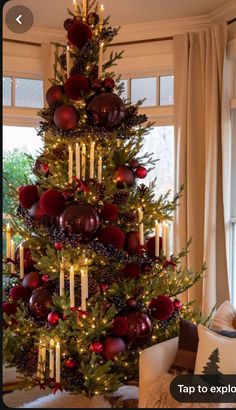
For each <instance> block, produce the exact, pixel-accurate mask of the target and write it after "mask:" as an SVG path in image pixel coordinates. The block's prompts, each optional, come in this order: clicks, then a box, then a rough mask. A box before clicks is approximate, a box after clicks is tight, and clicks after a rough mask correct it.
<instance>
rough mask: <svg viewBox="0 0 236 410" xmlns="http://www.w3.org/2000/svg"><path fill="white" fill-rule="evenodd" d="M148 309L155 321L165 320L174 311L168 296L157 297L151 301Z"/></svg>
mask: <svg viewBox="0 0 236 410" xmlns="http://www.w3.org/2000/svg"><path fill="white" fill-rule="evenodd" d="M149 309H150V310H151V314H152V316H153V317H154V318H155V319H157V320H167V319H168V318H169V317H170V316H171V315H172V313H173V311H174V305H173V302H172V300H171V299H170V298H169V296H166V295H159V296H157V297H155V298H154V299H152V300H151V302H150V303H149Z"/></svg>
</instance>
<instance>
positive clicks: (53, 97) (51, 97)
mask: <svg viewBox="0 0 236 410" xmlns="http://www.w3.org/2000/svg"><path fill="white" fill-rule="evenodd" d="M63 98H64V87H63V86H62V85H53V86H52V87H50V88H49V89H48V90H47V93H46V101H47V103H48V105H54V104H58V103H60V102H62V100H63Z"/></svg>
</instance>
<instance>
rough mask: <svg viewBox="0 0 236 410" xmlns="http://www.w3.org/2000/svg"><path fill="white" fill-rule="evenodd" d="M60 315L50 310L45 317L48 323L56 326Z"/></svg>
mask: <svg viewBox="0 0 236 410" xmlns="http://www.w3.org/2000/svg"><path fill="white" fill-rule="evenodd" d="M59 319H60V315H59V313H57V312H50V313H49V314H48V317H47V321H48V323H49V324H50V325H52V326H56V325H57V324H58V322H59Z"/></svg>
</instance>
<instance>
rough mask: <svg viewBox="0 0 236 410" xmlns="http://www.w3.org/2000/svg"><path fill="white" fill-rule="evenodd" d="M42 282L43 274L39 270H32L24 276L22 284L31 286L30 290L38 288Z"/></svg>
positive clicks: (27, 286) (26, 286)
mask: <svg viewBox="0 0 236 410" xmlns="http://www.w3.org/2000/svg"><path fill="white" fill-rule="evenodd" d="M41 283H42V279H41V276H40V275H39V273H38V272H30V273H27V274H26V275H25V276H24V278H23V282H22V285H23V286H24V287H25V288H29V289H30V290H34V289H37V288H38V287H39V286H40V285H41Z"/></svg>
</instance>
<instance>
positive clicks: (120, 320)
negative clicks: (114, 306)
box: [111, 316, 129, 336]
mask: <svg viewBox="0 0 236 410" xmlns="http://www.w3.org/2000/svg"><path fill="white" fill-rule="evenodd" d="M128 329H129V326H128V319H127V316H117V317H115V318H114V320H113V324H112V329H111V331H112V334H113V335H115V336H124V335H126V334H127V332H128Z"/></svg>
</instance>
